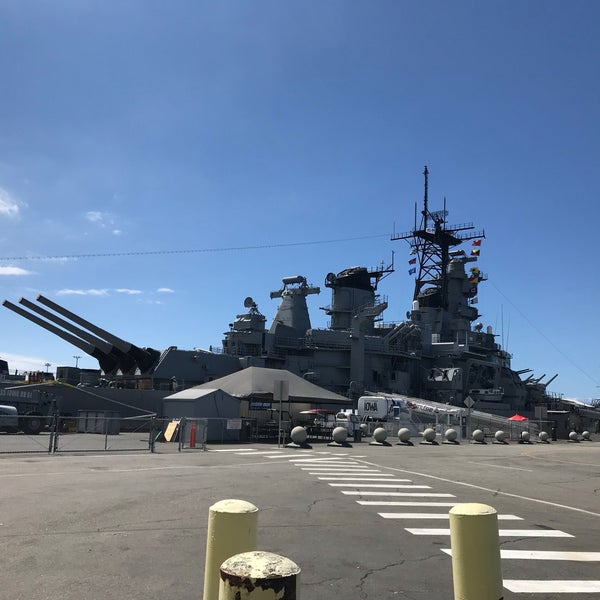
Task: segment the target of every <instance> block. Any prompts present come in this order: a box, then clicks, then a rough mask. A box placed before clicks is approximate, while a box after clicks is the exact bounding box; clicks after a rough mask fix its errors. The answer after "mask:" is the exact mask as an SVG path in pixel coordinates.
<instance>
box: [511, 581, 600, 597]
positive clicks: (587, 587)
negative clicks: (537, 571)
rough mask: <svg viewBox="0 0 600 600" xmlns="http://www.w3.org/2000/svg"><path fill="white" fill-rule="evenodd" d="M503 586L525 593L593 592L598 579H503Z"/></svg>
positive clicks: (598, 589) (597, 590)
mask: <svg viewBox="0 0 600 600" xmlns="http://www.w3.org/2000/svg"><path fill="white" fill-rule="evenodd" d="M502 583H503V584H504V587H505V588H506V589H507V590H509V591H511V592H517V593H525V594H594V593H598V592H600V581H598V580H596V581H593V580H592V581H585V580H570V581H569V580H566V579H549V580H535V579H524V580H519V579H505V580H504V581H503V582H502Z"/></svg>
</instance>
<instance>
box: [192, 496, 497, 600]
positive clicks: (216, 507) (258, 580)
mask: <svg viewBox="0 0 600 600" xmlns="http://www.w3.org/2000/svg"><path fill="white" fill-rule="evenodd" d="M258 513H259V509H258V508H257V507H256V506H254V505H253V504H251V503H249V502H246V501H244V500H237V499H228V500H221V501H220V502H217V503H216V504H213V505H212V506H211V507H210V509H209V515H208V531H207V538H206V558H205V569H204V594H203V599H204V600H239V598H245V599H246V600H273V599H274V598H278V599H279V600H296V598H298V597H300V572H301V569H300V567H299V566H298V565H297V564H296V563H295V562H293V561H292V560H290V559H289V558H286V557H284V556H280V555H277V554H273V553H271V552H268V551H262V550H257V549H256V538H257V525H258ZM448 516H449V520H450V554H451V557H452V580H453V587H454V597H455V598H460V599H461V600H501V599H502V597H503V583H502V570H501V560H500V541H499V532H498V514H497V512H496V510H495V509H494V508H493V507H491V506H488V505H486V504H478V503H467V504H458V505H456V506H454V507H453V508H451V509H450V512H449V515H448Z"/></svg>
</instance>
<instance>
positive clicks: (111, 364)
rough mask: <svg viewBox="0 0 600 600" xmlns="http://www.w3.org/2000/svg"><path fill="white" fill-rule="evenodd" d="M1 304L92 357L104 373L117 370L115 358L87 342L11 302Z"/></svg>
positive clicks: (5, 301) (6, 301)
mask: <svg viewBox="0 0 600 600" xmlns="http://www.w3.org/2000/svg"><path fill="white" fill-rule="evenodd" d="M2 304H3V306H6V308H10V310H12V311H13V312H16V313H17V314H18V315H21V316H22V317H25V318H26V319H28V320H29V321H31V322H32V323H35V324H36V325H39V326H40V327H43V328H44V329H46V330H47V331H49V332H50V333H53V334H55V335H57V336H58V337H60V338H62V339H63V340H65V342H69V344H73V346H76V347H77V348H79V349H80V350H83V352H85V353H86V354H89V355H90V356H92V357H94V358H95V359H96V360H97V361H98V363H99V364H100V368H101V369H102V370H103V371H104V372H105V373H111V372H113V371H115V369H116V368H117V366H118V364H117V360H116V359H115V357H113V356H110V355H109V354H107V353H105V352H103V351H102V350H100V349H99V348H97V347H95V346H93V345H92V344H90V343H89V342H86V341H84V340H82V339H80V338H78V337H76V336H74V335H72V334H70V333H68V332H66V331H63V330H62V329H59V328H58V327H56V326H55V325H52V324H51V323H48V322H47V321H44V320H43V319H41V318H40V317H37V316H36V315H32V314H31V313H30V312H27V311H26V310H25V309H23V308H21V307H20V306H17V305H16V304H13V303H12V302H9V301H8V300H4V302H3V303H2Z"/></svg>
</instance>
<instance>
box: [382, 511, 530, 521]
mask: <svg viewBox="0 0 600 600" xmlns="http://www.w3.org/2000/svg"><path fill="white" fill-rule="evenodd" d="M377 514H378V515H379V516H380V517H383V518H384V519H439V520H448V519H449V517H450V515H449V514H448V513H447V512H446V513H425V512H420V513H377ZM498 520H499V521H522V520H523V519H522V518H521V517H517V515H498Z"/></svg>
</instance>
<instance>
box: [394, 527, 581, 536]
mask: <svg viewBox="0 0 600 600" xmlns="http://www.w3.org/2000/svg"><path fill="white" fill-rule="evenodd" d="M406 531H408V532H409V533H412V534H413V535H450V529H436V528H410V527H407V528H406ZM498 535H499V536H500V537H519V538H523V537H562V538H565V537H569V538H571V537H574V536H572V535H571V534H570V533H566V532H564V531H560V530H558V529H499V530H498Z"/></svg>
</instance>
